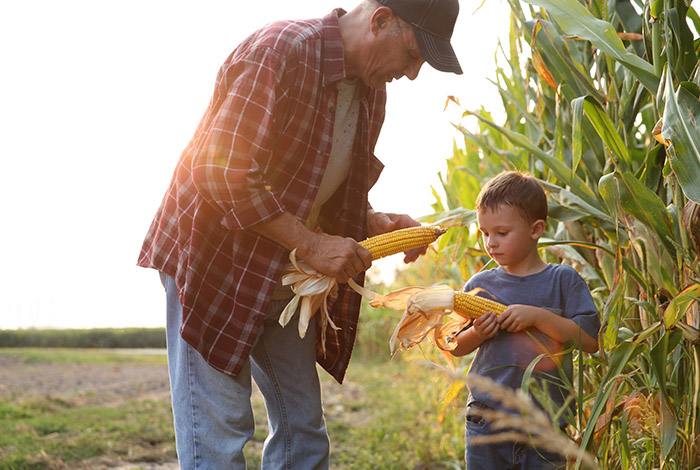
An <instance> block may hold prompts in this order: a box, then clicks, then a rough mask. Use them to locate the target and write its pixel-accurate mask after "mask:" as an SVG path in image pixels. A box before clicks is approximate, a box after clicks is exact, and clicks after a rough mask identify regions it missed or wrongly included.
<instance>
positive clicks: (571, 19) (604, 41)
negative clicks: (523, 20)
mask: <svg viewBox="0 0 700 470" xmlns="http://www.w3.org/2000/svg"><path fill="white" fill-rule="evenodd" d="M526 1H527V3H531V4H533V5H537V6H540V7H542V8H544V9H545V10H547V12H548V13H549V14H550V15H551V16H552V17H553V18H554V19H555V20H556V22H557V23H559V25H560V26H561V28H562V29H563V30H564V32H565V33H567V34H570V35H572V36H575V37H578V38H582V39H587V40H588V41H590V42H591V43H592V44H593V45H594V46H595V47H597V48H598V49H599V50H601V51H602V52H605V53H606V54H608V55H609V56H610V57H612V58H613V59H615V60H616V61H618V62H619V63H620V64H622V65H623V66H624V67H626V68H627V69H628V70H629V71H630V72H632V74H633V75H634V76H635V77H636V78H637V80H639V81H640V82H641V83H642V85H644V87H645V88H646V89H647V90H649V92H650V93H652V94H654V93H656V90H657V88H658V87H659V77H658V76H657V75H656V74H655V73H654V67H653V66H652V65H651V64H650V63H649V62H647V61H645V60H644V59H642V58H641V57H639V56H636V55H635V54H632V53H630V52H627V50H626V49H625V46H624V44H622V41H621V40H620V38H619V37H618V35H617V31H616V30H615V28H613V26H612V25H611V24H610V23H608V22H607V21H603V20H600V19H598V18H596V17H595V16H593V15H592V14H591V12H589V11H588V10H587V9H586V7H584V6H583V5H582V4H581V3H579V2H578V1H577V0H526Z"/></svg>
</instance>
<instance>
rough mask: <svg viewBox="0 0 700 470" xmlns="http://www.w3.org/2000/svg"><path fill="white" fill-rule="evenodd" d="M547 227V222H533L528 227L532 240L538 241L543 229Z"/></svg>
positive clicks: (540, 220)
mask: <svg viewBox="0 0 700 470" xmlns="http://www.w3.org/2000/svg"><path fill="white" fill-rule="evenodd" d="M546 227H547V222H545V221H544V220H542V219H537V220H535V221H534V222H533V223H532V225H531V226H530V232H531V234H532V239H533V240H537V239H539V238H540V237H541V236H542V234H543V233H544V229H545V228H546Z"/></svg>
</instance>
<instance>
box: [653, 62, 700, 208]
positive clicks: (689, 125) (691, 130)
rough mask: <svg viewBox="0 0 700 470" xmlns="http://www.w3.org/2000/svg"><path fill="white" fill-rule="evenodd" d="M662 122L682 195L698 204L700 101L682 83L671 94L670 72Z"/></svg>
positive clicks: (699, 194) (699, 185) (699, 199)
mask: <svg viewBox="0 0 700 470" xmlns="http://www.w3.org/2000/svg"><path fill="white" fill-rule="evenodd" d="M663 122H664V124H663V126H662V128H661V135H662V136H663V137H664V139H666V140H669V141H670V142H671V146H670V147H669V148H668V149H667V151H668V154H669V155H670V162H671V168H673V172H674V173H675V175H676V177H677V178H678V182H679V183H680V185H681V187H682V188H683V193H684V194H685V196H686V197H687V198H688V199H690V200H692V201H693V202H696V203H700V178H698V175H700V102H699V101H698V99H697V97H696V96H695V95H694V94H693V93H692V92H691V91H689V90H688V89H686V88H685V87H683V86H679V87H678V90H677V91H676V92H675V93H674V92H673V83H672V82H671V77H670V74H667V83H666V106H665V108H664V116H663Z"/></svg>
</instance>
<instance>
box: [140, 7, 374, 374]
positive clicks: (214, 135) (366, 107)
mask: <svg viewBox="0 0 700 470" xmlns="http://www.w3.org/2000/svg"><path fill="white" fill-rule="evenodd" d="M339 12H342V10H334V11H333V12H332V13H330V14H329V15H328V16H326V17H325V18H322V19H312V20H306V21H283V22H276V23H273V24H270V25H268V26H265V27H264V28H262V29H260V30H259V31H257V32H256V33H254V34H253V35H252V36H250V37H249V38H248V39H246V40H245V41H244V42H243V43H242V44H241V45H239V46H238V48H236V50H235V51H234V52H233V53H232V54H231V56H230V57H229V58H228V59H227V61H226V62H225V63H224V64H223V66H222V67H221V70H220V71H219V74H218V76H217V81H216V88H215V90H214V95H213V97H212V99H211V102H210V104H209V107H208V109H207V111H206V112H205V114H204V117H203V118H202V120H201V122H200V124H199V126H198V128H197V130H196V132H195V135H194V137H193V138H192V140H191V141H190V143H189V145H188V146H187V148H186V149H185V151H184V152H183V154H182V156H181V158H180V161H179V162H178V164H177V167H176V169H175V173H174V175H173V179H172V181H171V183H170V187H169V188H168V190H167V192H166V194H165V197H164V198H163V201H162V203H161V206H160V208H159V209H158V212H157V213H156V216H155V218H154V220H153V223H152V225H151V227H150V229H149V231H148V234H147V236H146V239H145V241H144V243H143V247H142V249H141V254H140V257H139V260H138V265H139V266H143V267H149V268H154V269H157V270H160V271H162V272H164V273H166V274H168V275H170V276H172V277H173V278H175V281H176V283H177V286H178V289H179V296H180V302H181V303H182V306H183V319H182V327H181V330H180V332H181V334H182V337H183V338H184V339H185V341H187V342H188V343H189V344H191V345H192V346H193V347H194V348H195V349H197V351H199V352H200V353H201V354H202V356H203V357H204V359H205V360H206V361H207V362H208V363H209V364H210V365H211V366H212V367H214V368H215V369H217V370H220V371H222V372H224V373H226V374H229V375H234V376H235V375H237V374H238V372H239V371H240V369H241V367H242V365H243V362H244V361H245V360H246V358H247V357H248V355H249V353H250V350H251V347H252V344H253V341H254V340H255V338H256V334H257V331H258V328H259V326H260V324H261V322H262V320H263V316H264V312H265V310H266V308H267V305H268V302H269V300H270V296H271V294H272V291H273V289H274V286H275V284H276V282H277V280H278V278H279V276H280V274H281V271H282V268H283V266H284V264H285V263H286V262H287V261H288V255H289V253H288V251H287V250H285V249H284V248H282V247H281V246H279V245H277V244H275V243H273V242H272V241H270V240H268V239H266V238H264V237H261V236H259V235H258V234H256V233H255V232H254V231H252V230H250V227H251V226H253V225H256V224H259V223H261V222H265V221H267V220H269V219H272V218H274V217H277V216H279V215H280V214H282V212H285V211H286V212H289V213H291V214H293V215H294V216H296V217H297V218H298V219H299V220H300V221H305V220H306V219H307V217H308V215H309V212H310V209H311V205H312V203H313V201H314V198H315V196H316V192H317V191H318V188H319V185H320V183H321V178H322V177H323V173H324V171H325V168H326V164H327V162H328V157H329V154H330V150H331V144H332V141H333V138H332V137H333V122H334V118H335V107H336V101H337V91H336V86H335V84H336V82H337V81H339V80H341V79H343V78H344V77H345V68H344V59H343V57H344V55H343V44H342V41H341V37H340V28H339V25H338V15H339ZM385 102H386V91H385V89H381V90H376V89H372V88H366V89H365V93H364V94H363V96H362V99H361V105H360V118H359V122H358V128H357V137H356V139H355V144H354V149H353V164H352V167H351V170H350V174H349V176H348V178H347V180H346V181H345V183H344V184H343V185H342V186H341V188H340V189H338V191H337V192H336V193H335V194H334V195H333V197H332V198H331V200H329V201H328V202H327V203H326V204H325V205H324V208H323V209H322V212H321V216H320V218H319V220H320V223H321V226H322V227H323V229H324V231H326V232H328V233H333V234H338V235H343V236H348V237H353V238H355V239H356V240H362V239H364V238H366V236H367V223H366V218H367V208H368V201H367V194H368V192H369V189H370V188H371V187H372V185H373V184H374V183H375V181H376V180H377V178H378V177H379V173H380V172H381V170H382V167H383V166H382V164H381V162H379V160H377V159H376V158H375V157H374V154H373V151H374V146H375V144H376V142H377V138H378V136H379V130H380V128H381V126H382V122H383V120H384V105H385ZM339 287H340V289H339V294H338V299H337V301H336V302H335V303H334V304H333V305H332V313H331V315H332V316H333V321H334V322H335V324H336V325H337V326H339V327H340V330H339V331H337V332H336V331H334V330H332V329H329V330H328V332H327V335H328V338H327V343H326V349H327V353H326V355H325V357H324V356H323V354H322V353H320V348H318V349H319V354H318V362H319V363H320V364H321V365H322V366H323V367H324V368H325V369H326V370H327V371H328V372H329V373H330V374H331V375H332V376H333V377H335V378H336V380H338V381H339V382H342V380H343V377H344V375H345V370H346V369H347V365H348V363H349V361H350V356H351V354H352V348H353V345H354V342H355V335H356V329H357V319H358V315H359V307H360V300H361V299H360V298H359V296H358V295H357V294H356V293H355V292H353V291H352V290H351V289H348V288H347V285H341V286H339ZM319 334H320V333H319Z"/></svg>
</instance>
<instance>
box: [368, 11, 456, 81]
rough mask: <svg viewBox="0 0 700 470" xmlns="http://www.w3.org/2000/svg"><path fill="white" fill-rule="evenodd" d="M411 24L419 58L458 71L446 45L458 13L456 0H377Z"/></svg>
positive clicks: (451, 53)
mask: <svg viewBox="0 0 700 470" xmlns="http://www.w3.org/2000/svg"><path fill="white" fill-rule="evenodd" d="M378 1H379V3H381V4H382V5H384V6H387V7H389V8H391V10H392V11H393V12H394V14H395V15H396V16H398V17H399V18H401V19H402V20H404V21H405V22H407V23H410V25H411V26H413V32H414V34H415V36H416V41H417V42H418V47H420V51H421V53H422V54H423V58H424V59H425V60H426V62H428V63H429V64H430V65H432V66H433V68H436V69H437V70H440V71H442V72H454V73H456V74H461V73H462V67H460V66H459V61H458V60H457V56H456V55H455V51H454V49H452V45H451V44H450V38H451V37H452V31H453V30H454V27H455V21H457V15H458V14H459V3H458V0H378Z"/></svg>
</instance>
